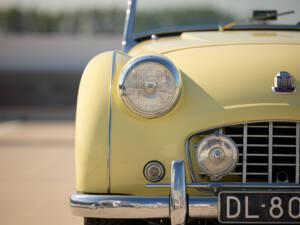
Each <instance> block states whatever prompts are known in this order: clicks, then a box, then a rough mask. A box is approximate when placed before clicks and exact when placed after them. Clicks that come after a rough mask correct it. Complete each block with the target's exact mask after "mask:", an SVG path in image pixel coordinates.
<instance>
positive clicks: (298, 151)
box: [295, 123, 300, 184]
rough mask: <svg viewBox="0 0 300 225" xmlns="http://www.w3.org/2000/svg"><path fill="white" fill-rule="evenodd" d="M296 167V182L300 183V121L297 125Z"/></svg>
mask: <svg viewBox="0 0 300 225" xmlns="http://www.w3.org/2000/svg"><path fill="white" fill-rule="evenodd" d="M296 136H297V138H296V168H295V183H297V184H298V183H299V164H300V159H299V157H300V156H299V155H300V123H297V125H296Z"/></svg>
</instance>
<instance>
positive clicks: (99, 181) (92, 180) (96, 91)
mask: <svg viewBox="0 0 300 225" xmlns="http://www.w3.org/2000/svg"><path fill="white" fill-rule="evenodd" d="M128 60H129V56H127V55H125V54H123V53H121V52H113V51H109V52H104V53H101V54H99V55H97V56H95V57H94V58H93V59H92V60H91V61H90V62H89V63H88V65H87V66H86V68H85V70H84V72H83V75H82V78H81V81H80V86H79V92H78V100H77V110H76V123H75V165H76V183H77V190H78V191H79V192H84V193H107V191H108V181H107V179H108V176H107V174H108V169H107V160H108V129H109V124H108V123H109V99H110V83H111V78H112V77H113V75H114V74H112V72H113V71H116V70H119V68H123V66H124V64H125V63H126V62H127V61H128Z"/></svg>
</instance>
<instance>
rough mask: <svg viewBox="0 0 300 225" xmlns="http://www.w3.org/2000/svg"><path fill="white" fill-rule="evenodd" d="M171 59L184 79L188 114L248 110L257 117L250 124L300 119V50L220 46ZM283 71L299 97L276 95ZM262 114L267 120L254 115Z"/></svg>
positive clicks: (279, 46)
mask: <svg viewBox="0 0 300 225" xmlns="http://www.w3.org/2000/svg"><path fill="white" fill-rule="evenodd" d="M165 55H166V56H167V57H168V58H170V59H171V60H172V61H173V62H174V63H175V65H176V66H177V67H178V68H179V70H180V71H181V73H182V77H183V84H184V90H183V98H184V99H185V100H184V101H182V102H183V104H184V108H185V109H186V112H188V114H189V113H191V114H193V112H194V113H196V114H198V113H200V114H201V112H206V113H209V112H219V113H220V112H224V111H228V112H229V111H231V110H235V109H242V108H243V109H249V110H246V111H245V112H247V113H250V114H251V115H247V116H246V117H245V118H248V119H249V118H253V119H259V120H260V119H263V118H265V119H267V118H271V117H272V118H273V119H292V118H293V119H300V108H299V107H300V63H299V59H300V44H291V43H288V44H283V43H267V44H263V43H260V44H257V43H256V44H230V45H229V44H228V45H215V46H210V47H193V48H187V49H181V50H177V51H170V52H168V53H165ZM280 71H287V72H289V73H290V74H291V75H292V79H293V85H294V86H295V87H296V90H298V91H296V92H295V93H294V94H290V95H286V94H276V93H274V92H273V91H272V87H273V86H274V77H275V75H276V74H277V73H278V72H280ZM272 108H273V110H272ZM250 109H252V110H250ZM259 109H264V110H262V111H259ZM265 109H267V110H265ZM275 109H276V110H275ZM259 112H260V113H261V115H259V116H257V115H254V114H255V113H259ZM252 114H253V115H252ZM264 114H265V115H264ZM198 115H199V114H198ZM218 115H219V116H222V115H223V114H222V113H220V114H218Z"/></svg>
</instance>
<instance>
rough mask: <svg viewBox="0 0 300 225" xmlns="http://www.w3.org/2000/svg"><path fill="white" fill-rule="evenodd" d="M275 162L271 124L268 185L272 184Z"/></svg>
mask: <svg viewBox="0 0 300 225" xmlns="http://www.w3.org/2000/svg"><path fill="white" fill-rule="evenodd" d="M272 160H273V122H269V150H268V164H269V165H268V183H272V175H273V174H272V169H273V168H272Z"/></svg>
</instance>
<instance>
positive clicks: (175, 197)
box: [170, 160, 187, 225]
mask: <svg viewBox="0 0 300 225" xmlns="http://www.w3.org/2000/svg"><path fill="white" fill-rule="evenodd" d="M170 189H171V190H170V220H171V225H184V224H185V220H186V216H187V198H186V190H185V170H184V162H183V161H182V160H176V161H173V162H172V166H171V184H170Z"/></svg>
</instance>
